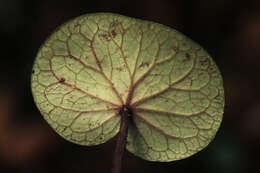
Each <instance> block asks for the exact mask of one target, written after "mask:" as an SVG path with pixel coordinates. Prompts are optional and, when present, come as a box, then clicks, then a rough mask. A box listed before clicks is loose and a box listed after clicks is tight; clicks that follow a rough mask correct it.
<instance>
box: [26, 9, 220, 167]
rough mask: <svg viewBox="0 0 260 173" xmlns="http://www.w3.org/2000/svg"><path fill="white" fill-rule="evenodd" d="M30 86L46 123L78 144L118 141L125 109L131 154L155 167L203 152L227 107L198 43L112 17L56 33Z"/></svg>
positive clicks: (77, 22) (86, 19) (93, 17)
mask: <svg viewBox="0 0 260 173" xmlns="http://www.w3.org/2000/svg"><path fill="white" fill-rule="evenodd" d="M31 86H32V92H33V96H34V100H35V102H36V105H37V107H38V108H39V110H40V112H41V113H42V115H43V116H44V118H45V119H46V121H47V122H48V123H49V124H50V125H51V127H52V128H53V129H54V130H55V131H56V132H57V133H58V134H59V135H61V136H62V137H64V138H65V139H67V140H69V141H71V142H74V143H77V144H80V145H98V144H101V143H104V142H106V141H107V140H109V139H111V138H112V137H114V136H115V135H116V134H117V133H118V132H119V126H120V119H121V117H120V115H119V111H120V109H121V108H122V106H123V105H127V106H128V107H129V108H131V111H132V116H131V117H129V118H130V120H131V121H130V123H129V131H128V138H127V149H128V150H129V151H130V152H132V153H133V154H135V155H137V156H139V157H141V158H143V159H145V160H150V161H166V162H167V161H173V160H179V159H183V158H186V157H188V156H190V155H193V154H194V153H197V152H198V151H200V150H201V149H203V148H204V147H206V146H207V145H208V144H209V142H210V141H211V140H212V139H213V138H214V136H215V134H216V132H217V130H218V128H219V126H220V123H221V120H222V115H223V109H224V91H223V84H222V77H221V75H220V72H219V70H218V68H217V66H216V65H215V63H214V62H213V60H212V58H211V57H210V56H209V54H208V53H207V52H206V51H205V50H203V49H202V48H201V47H200V46H199V45H198V44H196V43H195V42H193V41H192V40H190V39H189V38H187V37H185V36H184V35H182V34H181V33H179V32H178V31H176V30H173V29H171V28H169V27H166V26H163V25H161V24H157V23H154V22H149V21H143V20H138V19H134V18H129V17H125V16H121V15H117V14H111V13H96V14H88V15H83V16H80V17H78V18H76V19H73V20H71V21H69V22H67V23H65V24H64V25H62V26H61V27H59V28H58V29H57V30H56V31H55V32H54V33H53V34H52V35H51V36H50V37H49V38H48V39H47V40H46V42H45V43H44V44H43V46H42V47H41V48H40V50H39V52H38V54H37V57H36V60H35V62H34V66H33V74H32V79H31Z"/></svg>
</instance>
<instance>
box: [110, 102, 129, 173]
mask: <svg viewBox="0 0 260 173" xmlns="http://www.w3.org/2000/svg"><path fill="white" fill-rule="evenodd" d="M119 114H120V116H121V123H120V131H119V134H118V136H117V141H116V148H115V154H114V160H113V167H112V173H121V168H122V161H123V156H124V153H125V147H126V139H127V130H128V116H129V112H128V110H127V108H126V107H125V106H123V108H122V110H121V111H120V113H119Z"/></svg>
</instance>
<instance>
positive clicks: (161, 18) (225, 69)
mask: <svg viewBox="0 0 260 173" xmlns="http://www.w3.org/2000/svg"><path fill="white" fill-rule="evenodd" d="M90 12H114V13H120V14H123V15H127V16H131V17H136V18H141V19H146V20H152V21H155V22H159V23H162V24H164V25H168V26H170V27H172V28H175V29H177V30H179V31H181V32H182V33H184V34H185V35H187V36H188V37H190V38H191V39H193V40H195V41H196V42H198V43H199V44H201V45H202V46H203V47H204V48H205V49H206V50H208V52H209V53H210V54H211V55H212V56H213V58H214V60H215V61H216V63H217V65H218V66H219V68H220V71H221V72H222V74H223V78H224V86H225V94H226V106H225V113H224V119H223V123H222V125H221V128H220V130H219V132H218V133H217V135H216V138H215V139H214V140H213V142H212V143H211V144H210V145H209V146H208V147H207V148H206V149H204V150H203V151H201V152H199V153H197V154H196V155H194V156H192V157H189V158H187V159H184V160H180V161H175V162H170V163H154V162H148V161H144V160H142V159H140V158H138V157H135V156H133V155H132V154H130V153H127V154H126V156H125V162H124V172H125V173H130V172H135V173H143V172H151V173H152V172H155V173H168V172H169V173H179V172H182V173H185V172H195V171H196V172H197V171H198V172H200V173H204V172H209V173H219V172H221V173H225V172H227V173H244V172H249V171H250V172H251V173H253V172H259V171H257V169H258V167H259V160H260V159H259V155H260V152H259V147H260V92H259V88H260V83H259V76H260V1H259V0H256V1H253V0H246V1H242V0H142V1H141V0H71V1H65V0H56V1H55V0H42V1H39V0H0V172H3V173H4V172H8V173H9V172H15V173H32V172H39V173H47V172H48V173H52V172H63V173H72V172H73V173H83V172H94V173H107V172H110V168H111V160H112V157H113V152H114V146H115V138H114V139H112V140H110V141H109V142H107V143H106V144H103V145H100V146H96V147H82V146H78V145H75V144H72V143H69V142H67V141H65V140H63V139H62V138H61V137H59V136H58V135H57V134H55V132H54V131H53V130H52V129H51V128H50V127H49V126H48V125H47V123H46V122H45V121H44V120H43V118H42V116H41V115H40V113H39V111H38V110H37V108H36V106H35V104H34V102H33V99H32V94H31V91H30V73H31V68H32V63H33V60H34V57H35V55H36V53H37V51H38V48H39V47H40V45H41V44H42V42H43V41H44V40H45V39H46V37H47V36H48V35H49V34H50V33H51V32H52V31H53V30H54V29H55V28H56V27H57V26H59V25H60V24H62V23H64V22H65V21H67V20H68V19H71V18H74V17H76V16H79V15H81V14H85V13H90Z"/></svg>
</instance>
